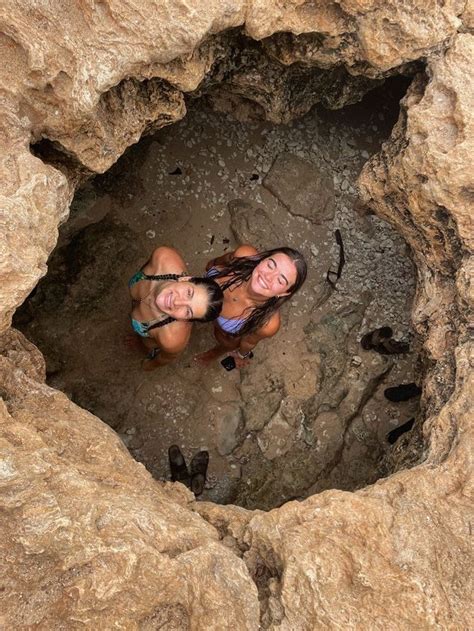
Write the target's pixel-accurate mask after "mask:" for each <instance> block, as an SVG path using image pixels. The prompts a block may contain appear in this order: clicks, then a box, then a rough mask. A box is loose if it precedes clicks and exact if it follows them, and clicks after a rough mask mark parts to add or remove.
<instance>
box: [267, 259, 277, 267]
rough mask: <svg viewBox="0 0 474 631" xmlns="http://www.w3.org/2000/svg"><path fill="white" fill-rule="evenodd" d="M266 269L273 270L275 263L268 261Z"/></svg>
mask: <svg viewBox="0 0 474 631" xmlns="http://www.w3.org/2000/svg"><path fill="white" fill-rule="evenodd" d="M268 267H269V268H270V269H275V267H276V263H275V262H274V261H272V260H271V259H270V260H269V261H268Z"/></svg>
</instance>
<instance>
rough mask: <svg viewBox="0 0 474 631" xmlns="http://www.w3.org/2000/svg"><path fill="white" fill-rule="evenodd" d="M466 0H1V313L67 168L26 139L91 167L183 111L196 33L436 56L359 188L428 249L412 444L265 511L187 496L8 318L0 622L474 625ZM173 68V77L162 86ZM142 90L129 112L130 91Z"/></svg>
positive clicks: (285, 54)
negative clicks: (238, 31)
mask: <svg viewBox="0 0 474 631" xmlns="http://www.w3.org/2000/svg"><path fill="white" fill-rule="evenodd" d="M461 14H462V15H463V18H464V19H465V24H466V25H469V23H470V21H471V16H472V8H469V7H467V6H466V3H465V2H463V1H461V0H448V1H447V2H443V3H441V2H434V0H433V1H429V2H425V1H423V2H422V1H421V0H412V1H411V2H403V3H400V2H392V1H391V2H381V1H378V0H377V1H376V0H345V1H344V2H343V1H342V0H341V2H339V3H326V2H322V1H321V2H304V1H303V0H292V1H291V2H282V1H278V2H277V1H275V2H270V0H254V1H253V2H248V3H243V2H239V1H238V0H226V1H225V2H221V1H217V0H212V1H211V2H207V3H206V4H205V7H203V5H202V3H201V4H199V5H198V3H195V2H187V3H180V2H178V3H177V2H172V1H167V2H152V3H149V4H147V3H145V5H143V4H140V6H139V7H138V5H136V6H135V5H133V6H132V5H131V4H130V3H124V2H122V1H120V0H117V1H116V2H115V1H114V2H109V1H107V2H101V3H96V2H81V3H74V2H71V3H63V2H57V1H56V2H48V3H29V5H28V6H26V5H25V3H23V4H21V6H20V4H14V3H8V5H7V4H5V5H3V6H2V8H0V23H1V25H2V31H3V34H2V36H1V39H0V47H1V53H2V61H3V64H2V68H1V70H0V88H1V90H2V102H1V104H0V114H1V119H0V120H1V128H0V129H1V135H0V149H1V153H0V156H1V157H0V173H1V190H0V225H1V226H2V230H1V233H0V239H1V240H0V261H1V270H0V304H1V312H0V313H1V317H0V330H2V331H6V330H7V329H8V326H9V324H10V321H11V316H12V313H13V310H14V309H15V307H16V306H17V305H18V304H20V303H21V302H22V301H23V300H24V298H25V297H26V295H27V294H28V293H29V292H30V291H31V290H32V289H33V287H34V286H35V284H36V283H37V281H38V279H39V278H40V276H41V275H43V274H44V273H45V271H46V261H47V258H48V256H49V254H50V252H51V250H52V249H53V247H54V245H55V242H56V238H57V227H58V224H59V223H60V222H62V221H64V220H65V219H66V217H67V213H68V205H69V203H70V200H71V197H72V194H73V188H74V181H72V180H68V179H67V177H66V176H65V175H63V174H62V173H61V172H60V171H58V170H57V169H55V168H53V167H52V166H49V165H47V164H45V163H44V162H42V161H41V160H39V159H38V158H35V157H33V156H32V154H31V153H30V150H29V145H30V142H31V141H38V140H40V139H41V138H42V137H43V136H47V137H48V138H49V139H51V140H53V141H58V140H60V141H61V143H62V144H63V146H64V147H67V149H68V152H69V154H70V155H71V156H72V157H73V158H74V159H75V160H78V159H79V161H81V160H84V164H85V165H86V166H87V168H89V169H92V170H105V169H106V168H108V166H110V165H111V164H112V163H113V162H114V161H115V160H116V159H117V157H118V155H119V153H120V152H121V151H123V149H124V148H125V146H126V144H127V143H128V142H133V141H134V139H137V138H138V136H139V134H140V133H141V132H142V131H144V130H146V129H147V127H148V125H154V124H163V123H166V122H169V121H170V120H174V119H175V118H177V117H178V116H181V115H182V114H183V113H184V110H183V106H182V95H181V94H180V93H181V91H182V90H187V89H194V88H195V86H197V85H199V83H200V81H201V80H202V79H203V77H204V74H205V73H206V72H207V71H208V69H209V68H210V67H211V65H212V60H213V58H214V57H213V51H212V50H210V49H205V48H201V49H200V51H199V52H193V51H196V50H197V49H198V47H199V46H203V45H204V46H205V45H206V41H207V40H208V39H209V38H210V37H212V36H214V35H215V34H218V33H219V32H221V31H223V30H224V29H228V28H232V27H236V26H241V25H243V23H244V21H246V30H247V32H248V33H249V34H250V35H251V36H252V37H254V38H256V39H263V38H270V39H269V40H267V41H265V42H264V46H265V48H266V50H267V51H268V52H269V53H270V54H271V55H273V56H275V57H277V58H279V59H280V60H281V61H282V62H283V63H286V64H291V63H294V62H296V61H301V62H302V63H304V64H305V65H306V66H312V65H315V66H317V67H319V68H329V67H330V66H331V65H332V64H345V65H346V67H347V68H348V69H349V70H350V72H352V73H355V74H357V73H362V74H366V75H367V76H374V77H379V76H380V75H381V74H383V73H387V72H391V71H392V70H393V69H394V67H396V66H399V65H400V64H405V63H407V62H410V61H412V60H416V59H422V58H428V76H427V77H419V78H418V79H417V81H416V82H415V83H414V84H413V85H412V87H411V88H410V90H409V93H408V95H407V97H406V98H405V99H404V103H403V111H402V114H401V116H400V120H399V123H398V124H397V126H396V127H395V129H394V131H393V134H392V138H391V139H390V140H389V141H387V143H386V144H385V146H384V148H383V149H382V151H381V152H380V153H379V154H378V155H377V156H375V157H374V158H373V159H372V160H371V161H370V162H369V164H368V165H367V166H366V167H365V169H364V171H363V173H362V176H361V179H360V189H361V195H362V198H363V200H364V202H365V203H366V204H368V205H370V206H371V207H372V208H373V209H374V210H375V211H376V212H377V213H379V214H380V215H381V216H383V217H385V218H386V219H387V220H389V221H391V222H392V223H393V224H394V225H395V226H396V227H397V229H398V230H399V231H400V233H401V234H403V235H404V237H405V239H406V240H407V242H408V243H409V245H410V246H411V248H412V250H413V253H414V259H415V261H416V264H417V268H418V281H419V285H418V292H417V297H416V301H415V305H414V321H415V325H416V326H417V328H418V330H419V332H420V334H421V336H422V338H423V339H424V340H425V345H424V355H425V359H426V360H427V361H426V365H427V367H428V369H427V372H426V375H425V380H424V393H423V409H424V412H425V415H426V417H427V420H426V422H425V425H424V433H425V440H426V460H425V462H424V463H422V464H419V465H418V466H417V467H415V468H413V469H410V470H404V471H399V472H398V473H396V474H394V475H392V476H391V477H390V478H387V479H386V480H382V481H380V482H378V483H377V484H375V485H373V486H371V487H368V488H367V489H364V490H362V491H359V492H357V493H344V492H337V491H329V492H325V493H322V494H319V495H315V496H313V497H311V498H309V499H308V500H306V501H304V502H290V503H288V504H286V505H284V506H282V507H281V508H279V509H275V510H272V511H270V512H269V513H262V512H260V511H255V512H248V511H243V509H238V508H236V507H224V506H223V507H213V506H212V505H207V506H200V507H196V505H195V504H194V503H193V502H192V496H191V495H190V493H189V492H188V491H186V490H185V489H184V488H183V487H182V486H181V485H172V484H163V483H159V482H157V481H154V480H153V479H152V478H151V476H150V475H149V474H148V473H147V472H146V471H145V470H144V469H143V467H142V466H141V465H139V464H138V463H136V462H134V461H133V460H132V459H131V457H130V456H129V454H128V452H127V451H126V450H125V448H124V447H123V445H122V444H121V442H120V440H119V438H118V437H117V435H116V434H115V433H114V432H113V431H112V430H110V429H109V428H108V427H107V426H105V425H104V424H103V423H102V422H101V421H99V420H98V419H97V418H95V417H94V416H92V415H91V414H89V413H88V412H85V411H84V410H81V409H79V408H78V407H77V406H75V405H74V404H72V403H71V402H70V401H69V400H68V399H67V398H66V397H65V396H64V395H62V394H60V393H58V392H54V391H53V390H52V389H50V388H49V387H47V386H46V385H45V384H44V383H43V379H44V365H43V363H42V360H41V358H40V357H39V354H38V352H37V351H36V350H35V349H32V348H31V346H30V344H29V343H28V342H27V341H25V340H24V339H23V338H22V336H20V335H18V334H17V333H15V332H7V333H6V334H5V335H4V336H2V338H1V340H0V344H1V348H0V392H1V395H2V400H1V401H0V430H1V458H2V460H1V466H0V484H1V495H0V502H1V504H2V512H1V517H0V527H1V532H2V537H1V539H0V555H1V559H0V563H1V566H2V569H3V587H4V589H3V590H2V592H1V594H0V611H1V614H0V616H1V617H0V620H1V624H2V626H4V627H5V628H16V629H21V628H32V627H33V626H38V627H42V628H47V629H50V628H76V627H79V626H81V627H86V628H94V629H95V628H112V627H114V628H115V627H117V628H124V629H139V628H141V629H151V628H158V627H160V626H161V627H162V628H176V629H187V628H189V629H227V628H232V629H239V630H240V629H249V630H250V629H252V630H254V629H257V628H258V627H259V621H258V620H259V609H260V617H261V621H262V626H263V628H274V629H277V628H278V629H281V630H283V629H287V630H288V631H290V630H291V631H293V630H295V629H297V630H301V631H303V630H306V629H308V631H309V630H310V629H311V630H312V629H318V628H333V629H340V628H363V629H372V628H384V629H397V630H398V629H413V628H416V629H427V628H442V629H462V628H468V627H469V625H470V624H471V621H472V617H473V615H472V614H473V612H472V604H471V602H472V601H471V598H472V591H473V590H472V579H471V576H472V564H473V558H472V549H471V548H470V547H469V545H468V541H469V536H470V534H471V533H470V523H472V517H473V516H472V442H473V441H472V418H473V413H472V403H471V401H470V398H471V393H472V391H473V389H474V384H473V376H472V365H473V362H474V353H473V347H472V343H471V342H469V341H468V336H467V322H468V318H469V313H468V310H469V309H470V308H472V280H471V279H472V270H473V267H472V259H470V258H469V256H470V254H471V251H472V244H473V241H472V239H473V236H472V234H473V232H472V188H473V186H472V185H473V182H472V168H471V161H472V155H473V146H472V143H473V141H472V137H473V134H472V126H473V123H472V120H473V119H472V116H473V114H472V102H473V99H472V96H473V94H472V90H473V87H472V86H473V82H472V80H471V77H472V58H473V52H474V47H473V46H474V45H473V39H474V38H473V37H472V35H469V34H468V33H463V34H460V35H457V36H456V35H455V33H456V30H457V29H458V28H459V27H461V21H460V19H459V17H458V16H460V15H461ZM277 32H280V33H281V35H277V36H275V33H277ZM272 36H273V37H272ZM219 45H220V46H221V45H222V44H219ZM219 54H221V51H219ZM142 78H146V79H149V80H150V81H151V82H152V83H150V86H154V87H153V88H150V87H145V85H142V84H139V85H138V83H137V81H136V80H137V79H138V80H140V79H142ZM163 79H164V80H166V81H170V83H172V84H173V85H172V86H171V87H170V88H168V90H167V91H166V90H165V91H164V92H165V93H161V92H160V91H159V90H158V89H157V86H159V85H160V83H159V81H160V80H163ZM116 86H118V87H116ZM142 88H143V90H144V91H143V93H141V89H142ZM155 88H156V89H155ZM111 90H112V91H111ZM109 91H110V92H109ZM139 93H141V96H142V100H141V101H140V98H138V99H137V102H136V103H134V104H132V105H131V107H132V111H131V112H130V115H129V116H128V115H127V111H126V110H125V109H124V107H123V102H122V101H121V99H122V98H131V97H132V96H133V98H134V97H135V96H137V97H138V94H139ZM166 95H167V96H166ZM150 97H153V98H152V99H151V100H152V101H153V102H152V103H149V102H148V101H149V98H150ZM155 97H156V100H153V99H154V98H155ZM165 97H166V98H165ZM163 99H164V100H163ZM116 114H119V115H118V116H117V119H116V122H115V123H114V120H115V119H114V117H115V115H116ZM285 115H286V113H285ZM135 117H138V118H139V119H140V120H138V121H137V120H136V118H135ZM160 117H162V118H161V119H160ZM166 117H168V118H166ZM88 134H90V135H91V136H90V138H89V137H88ZM88 138H89V139H88ZM108 144H109V147H110V152H109V153H107V145H108ZM327 421H328V422H329V421H330V417H328V418H327ZM196 511H199V512H196ZM244 551H245V554H244ZM243 554H244V561H245V562H244V561H243V560H242V559H241V558H240V557H241V556H242V555H243Z"/></svg>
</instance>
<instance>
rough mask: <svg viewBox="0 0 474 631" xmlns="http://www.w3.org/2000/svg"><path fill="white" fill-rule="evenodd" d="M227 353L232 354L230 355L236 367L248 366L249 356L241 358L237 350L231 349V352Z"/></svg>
mask: <svg viewBox="0 0 474 631" xmlns="http://www.w3.org/2000/svg"><path fill="white" fill-rule="evenodd" d="M229 355H232V357H233V358H234V360H235V367H236V368H239V369H240V368H245V366H248V365H249V364H250V357H245V358H242V357H241V356H240V355H239V352H238V351H232V352H231V353H229Z"/></svg>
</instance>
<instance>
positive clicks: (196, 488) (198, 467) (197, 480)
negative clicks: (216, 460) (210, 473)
mask: <svg viewBox="0 0 474 631" xmlns="http://www.w3.org/2000/svg"><path fill="white" fill-rule="evenodd" d="M208 464H209V452H208V451H198V452H197V454H196V455H195V456H194V457H193V459H192V460H191V464H190V469H191V491H192V492H193V493H194V495H201V493H202V492H203V491H204V485H205V484H206V474H207V465H208Z"/></svg>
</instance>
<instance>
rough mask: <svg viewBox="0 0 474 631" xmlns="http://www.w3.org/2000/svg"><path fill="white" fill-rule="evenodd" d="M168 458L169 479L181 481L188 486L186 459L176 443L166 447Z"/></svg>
mask: <svg viewBox="0 0 474 631" xmlns="http://www.w3.org/2000/svg"><path fill="white" fill-rule="evenodd" d="M168 459H169V463H170V471H171V481H172V482H182V483H183V484H187V485H188V486H189V482H190V477H189V471H188V467H187V466H186V460H185V459H184V456H183V454H182V453H181V449H180V448H179V447H178V445H171V447H169V449H168Z"/></svg>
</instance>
